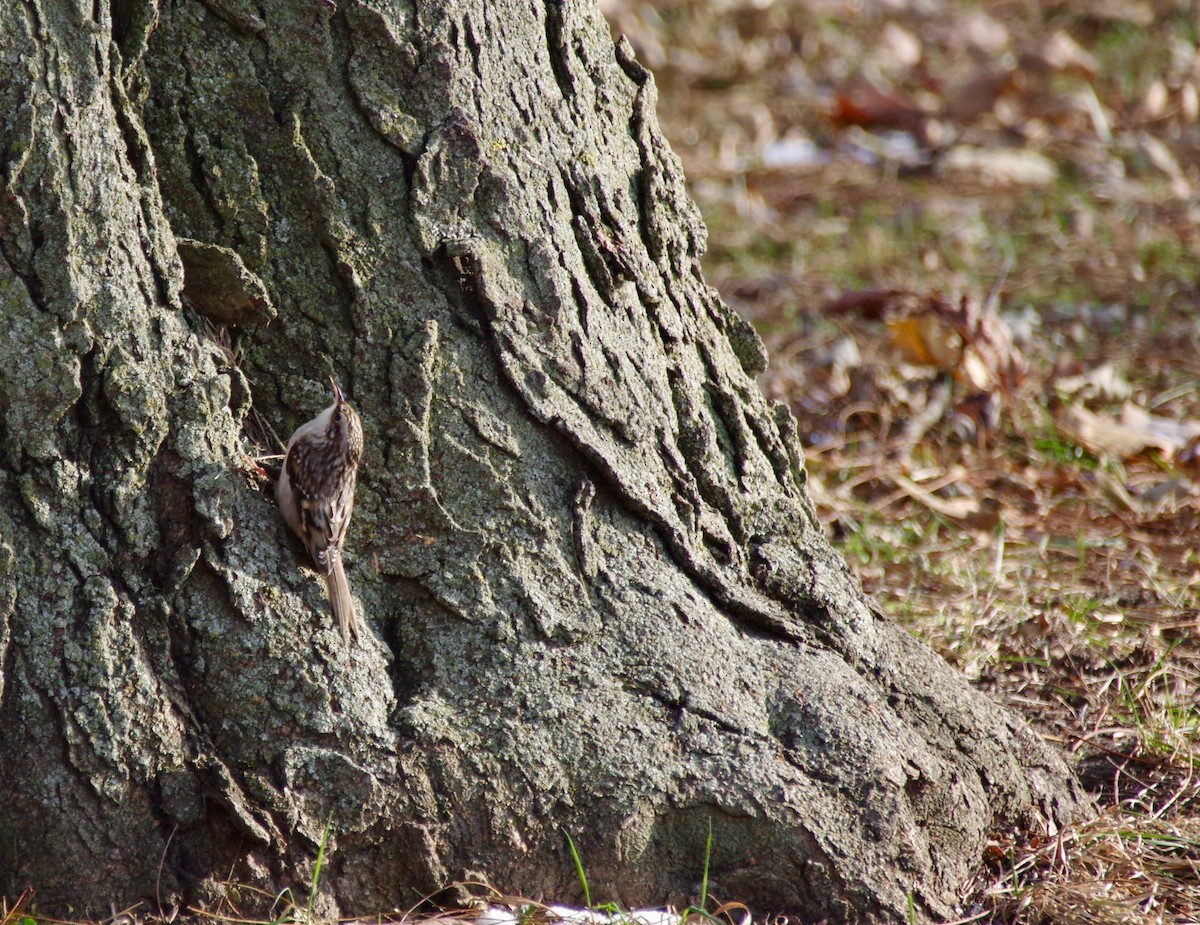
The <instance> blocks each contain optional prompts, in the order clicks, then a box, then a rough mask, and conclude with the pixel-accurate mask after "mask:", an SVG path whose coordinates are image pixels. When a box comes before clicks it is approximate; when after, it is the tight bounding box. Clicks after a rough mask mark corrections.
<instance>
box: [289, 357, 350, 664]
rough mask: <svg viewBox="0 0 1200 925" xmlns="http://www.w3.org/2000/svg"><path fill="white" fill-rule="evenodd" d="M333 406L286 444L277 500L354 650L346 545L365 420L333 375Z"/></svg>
mask: <svg viewBox="0 0 1200 925" xmlns="http://www.w3.org/2000/svg"><path fill="white" fill-rule="evenodd" d="M329 381H330V383H331V384H332V386H333V404H332V405H330V406H329V407H328V408H326V409H325V410H324V411H322V412H321V413H320V414H318V415H317V416H316V417H315V418H313V419H312V420H311V421H309V422H307V423H305V424H301V425H300V426H299V427H297V428H296V432H295V433H294V434H292V436H291V438H290V439H289V440H288V442H287V450H286V451H285V453H284V457H283V468H282V471H281V472H280V474H279V481H278V482H277V483H276V484H275V501H276V503H277V504H278V505H279V510H280V512H281V513H282V514H283V519H284V520H285V521H286V522H287V525H288V526H289V527H291V528H292V530H293V531H294V532H295V534H296V535H297V536H298V537H300V539H301V541H302V542H303V543H304V547H305V549H307V550H308V554H309V556H311V557H312V561H313V565H315V566H316V569H317V571H318V572H320V573H321V575H322V576H324V578H325V590H326V591H327V592H328V594H329V605H330V607H331V608H332V610H333V616H334V619H335V620H336V621H337V624H338V628H339V629H340V630H341V633H342V640H343V642H345V644H346V645H347V646H349V645H350V644H351V642H352V640H353V639H354V638H355V637H357V635H358V621H357V618H356V617H355V614H354V602H353V600H351V598H350V583H349V582H348V581H347V580H346V570H345V567H344V566H343V565H342V544H343V543H344V542H345V540H346V529H347V527H349V526H350V515H351V514H352V513H353V512H354V484H355V481H356V480H357V478H358V463H359V460H360V459H361V458H362V452H363V429H362V421H361V420H360V419H359V417H358V413H357V412H356V411H355V410H354V408H352V407H351V406H350V403H349V402H347V401H346V396H345V395H344V394H343V393H342V389H341V386H339V385H338V383H337V380H336V379H334V378H333V377H332V376H331V377H330V378H329Z"/></svg>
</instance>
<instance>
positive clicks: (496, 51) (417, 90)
mask: <svg viewBox="0 0 1200 925" xmlns="http://www.w3.org/2000/svg"><path fill="white" fill-rule="evenodd" d="M93 16H96V17H98V18H96V19H93V18H92V17H93ZM0 34H3V35H5V36H6V37H7V38H6V40H5V41H6V49H7V51H6V54H5V55H4V56H2V57H0V116H2V117H3V120H4V121H3V124H4V125H5V133H4V134H3V135H2V136H0V145H2V146H3V152H2V153H3V155H4V156H3V158H0V163H2V164H3V165H4V166H3V170H4V183H5V189H4V191H3V193H2V194H0V255H2V256H3V260H0V306H2V307H3V312H4V317H5V320H6V329H7V330H6V336H5V337H3V338H0V351H2V352H3V354H4V356H3V361H2V362H0V413H2V414H3V418H4V432H3V462H2V468H3V471H2V473H0V493H2V495H3V499H4V502H3V504H2V505H0V534H2V536H0V892H10V893H11V892H15V891H17V890H19V889H21V888H23V887H24V886H25V885H26V884H27V883H33V884H35V885H36V886H37V887H38V889H39V891H40V892H39V897H40V899H41V902H42V903H43V905H44V906H45V907H47V908H55V907H65V906H66V905H68V904H70V905H73V906H74V907H75V908H76V909H77V910H78V909H79V908H80V907H81V906H82V907H86V906H87V905H89V904H91V905H92V906H94V907H95V908H103V909H108V908H109V903H110V901H116V902H118V903H120V904H124V903H127V902H132V901H137V900H141V899H149V900H150V901H151V902H160V903H164V904H166V903H171V902H179V901H188V902H195V901H204V900H205V899H206V898H207V899H211V898H212V897H213V896H214V895H215V894H216V893H217V892H218V891H220V890H221V889H222V888H223V887H222V884H224V883H229V882H233V883H250V884H255V885H259V886H263V887H265V888H266V889H267V890H268V892H274V891H276V890H279V889H283V888H285V887H290V888H292V889H293V890H296V889H303V886H302V885H303V884H305V883H307V882H308V877H309V873H310V871H311V864H312V860H313V858H314V856H315V853H316V846H317V844H318V843H319V841H320V838H321V834H322V830H323V828H324V827H325V825H326V821H327V820H328V821H329V824H330V838H331V841H330V847H329V851H328V857H327V863H326V868H325V873H324V874H323V876H322V885H321V889H322V891H323V892H322V896H321V898H320V900H319V903H318V907H317V908H318V909H322V908H323V909H324V910H325V911H327V912H333V911H336V910H338V909H341V910H342V911H345V912H366V911H371V910H377V909H382V908H390V907H392V906H394V905H397V904H405V903H408V902H410V901H411V900H412V899H413V898H414V897H417V896H420V895H422V894H423V893H426V892H429V891H432V890H437V889H440V888H443V887H446V886H447V885H449V884H451V883H453V882H455V881H458V880H465V879H479V878H481V877H484V878H487V879H488V880H490V881H491V882H492V883H494V884H495V885H496V886H498V887H500V888H502V889H504V890H506V891H509V892H517V891H525V892H527V893H531V894H533V893H542V894H545V895H547V896H551V897H554V898H558V899H570V898H571V897H572V896H573V895H574V893H575V890H576V885H575V880H574V877H575V875H574V871H573V869H572V866H571V864H570V862H569V860H568V858H567V857H566V853H565V850H564V842H563V838H562V831H563V830H566V831H567V832H569V833H570V834H571V836H572V837H573V839H574V840H575V842H576V844H577V845H578V846H579V848H580V851H581V853H582V855H583V858H584V861H585V864H586V868H587V874H588V879H589V883H590V886H591V895H592V897H593V898H594V899H595V900H596V901H605V900H610V899H612V900H616V901H618V902H621V903H625V904H647V903H662V902H665V901H668V900H673V901H677V902H678V901H686V900H688V899H695V898H696V897H695V896H694V895H693V894H694V891H695V886H696V880H697V879H698V877H699V875H700V871H701V868H702V864H703V861H704V843H705V838H706V835H707V832H708V827H709V824H710V823H711V825H712V832H713V853H712V859H711V864H712V877H713V880H714V884H715V885H714V889H715V890H718V891H719V892H720V894H721V895H722V896H724V897H726V898H735V899H740V900H743V901H746V902H748V903H750V904H751V905H752V906H754V907H755V908H757V909H760V910H782V911H793V912H799V913H802V914H803V915H805V916H806V917H808V918H812V919H819V918H829V919H831V920H835V921H850V920H855V921H894V922H899V921H902V920H904V919H905V918H906V915H907V904H908V899H909V897H911V900H912V902H913V904H914V906H915V910H916V913H917V915H918V916H919V917H920V918H922V919H936V918H938V917H941V916H945V915H948V914H950V913H951V912H952V908H953V904H954V901H955V896H956V891H957V890H958V889H959V888H960V886H961V885H962V883H963V882H964V880H965V878H966V877H967V876H968V875H969V873H970V872H971V871H972V870H973V869H974V867H975V866H976V864H977V863H978V861H979V859H980V855H981V852H982V848H983V845H984V841H985V838H986V836H987V834H988V833H989V832H990V831H994V830H995V829H996V828H998V827H1001V826H1009V825H1027V826H1032V827H1037V828H1042V829H1044V828H1045V827H1047V826H1051V827H1052V826H1053V825H1055V824H1056V823H1058V822H1061V821H1062V820H1063V819H1065V818H1067V817H1069V816H1070V815H1071V814H1072V813H1073V811H1074V809H1075V807H1076V804H1077V800H1078V794H1077V791H1076V790H1075V789H1074V785H1073V784H1072V783H1071V781H1070V777H1069V774H1068V772H1067V770H1066V768H1065V767H1064V765H1063V764H1062V762H1061V761H1060V760H1059V759H1058V758H1057V757H1056V756H1055V755H1054V754H1053V753H1052V752H1051V751H1050V750H1048V749H1047V748H1046V747H1045V746H1044V745H1043V744H1042V743H1041V741H1040V740H1039V739H1038V738H1037V737H1036V736H1035V735H1034V734H1033V733H1032V732H1031V731H1030V730H1029V729H1028V728H1027V727H1026V726H1025V725H1024V724H1023V723H1021V722H1020V721H1018V720H1016V719H1014V718H1013V717H1011V716H1010V715H1008V714H1006V713H1005V712H1003V711H1002V710H1000V709H999V708H997V707H996V706H995V705H994V704H992V703H991V702H989V701H988V700H986V699H985V698H983V697H981V696H978V695H977V694H975V693H974V692H972V691H971V690H970V689H969V688H968V687H967V685H966V684H965V683H964V682H963V681H962V680H961V679H960V678H959V677H957V676H956V675H955V674H954V673H953V672H951V671H950V670H949V669H948V668H947V667H946V666H945V665H944V664H943V663H942V662H941V661H939V660H938V659H937V658H936V657H935V656H934V655H933V654H932V653H930V652H929V651H928V650H927V649H926V648H925V647H924V646H922V645H920V644H919V643H917V642H915V641H913V640H912V639H911V638H909V637H908V636H907V635H906V634H905V633H904V632H902V631H901V630H898V629H897V628H896V627H894V626H892V625H891V624H889V623H888V622H886V621H885V620H883V619H881V618H880V616H879V615H878V614H877V613H876V612H875V611H874V610H873V609H872V607H871V605H870V603H869V602H868V601H866V600H865V599H864V597H863V595H862V593H861V590H860V588H859V586H858V584H857V583H856V581H855V580H854V579H853V577H852V576H851V575H850V574H849V573H848V571H847V570H846V568H845V566H844V564H843V563H842V561H841V560H840V558H839V557H838V556H837V555H836V554H835V553H834V552H833V551H832V550H831V549H830V547H829V546H828V544H827V543H826V542H825V540H824V539H823V537H822V534H821V531H820V528H819V527H818V525H817V523H816V521H815V518H814V516H813V512H812V508H811V506H810V504H809V502H808V500H807V498H806V494H805V483H804V468H803V461H802V458H801V454H800V450H799V448H798V444H797V441H796V439H795V434H794V425H793V423H792V421H791V419H790V417H789V415H788V414H787V412H786V410H785V409H783V408H782V407H778V406H771V405H770V404H768V403H767V402H766V401H765V400H764V399H763V398H762V396H761V394H760V393H759V392H758V390H757V389H756V387H755V382H754V376H755V374H756V373H758V372H760V371H761V370H762V369H763V367H764V364H765V362H766V358H765V356H764V354H763V350H762V346H761V344H760V342H759V341H758V339H757V337H756V336H755V334H754V333H753V331H752V330H751V329H750V328H749V327H748V326H747V325H746V323H745V322H744V321H742V320H741V319H740V318H738V316H736V315H735V314H734V313H733V312H731V311H730V310H729V308H728V307H727V306H725V305H724V304H723V303H722V302H721V301H720V299H719V298H718V297H717V295H716V293H715V292H714V291H713V290H712V289H711V288H709V287H708V286H707V285H706V284H705V283H704V281H703V278H702V276H701V273H700V270H699V263H698V260H699V257H700V254H701V252H702V251H703V248H704V243H705V233H704V229H703V226H702V224H701V222H700V219H699V216H698V215H697V213H696V210H695V208H694V206H693V205H692V204H691V202H690V201H689V200H688V199H687V197H686V194H685V192H684V188H683V183H682V177H681V175H680V170H679V166H678V162H677V161H676V159H675V157H674V156H673V155H672V154H671V152H670V151H669V150H668V148H667V146H666V144H665V143H664V141H663V139H662V137H661V135H660V134H659V130H658V127H657V123H656V121H655V116H654V107H655V89H654V84H653V81H652V80H651V78H650V75H649V74H648V73H647V72H646V71H645V70H644V69H643V68H642V67H641V66H640V65H639V64H638V63H637V62H636V61H635V60H634V56H633V54H632V52H631V50H630V49H629V47H628V46H627V45H625V44H618V45H617V46H615V47H614V45H613V42H612V40H611V39H610V38H609V36H608V33H607V30H606V28H605V25H604V22H603V20H602V19H601V17H600V15H599V14H598V12H597V11H596V10H595V9H594V7H593V5H592V4H591V3H590V2H575V0H572V2H554V0H546V2H542V0H533V2H531V0H488V2H483V0H419V2H415V0H414V2H407V3H406V2H402V0H392V2H389V0H338V2H337V3H332V2H322V0H258V2H256V3H249V2H245V0H171V2H161V3H154V2H151V0H121V2H114V3H113V4H112V5H111V7H109V6H108V5H106V4H105V3H103V2H101V3H99V4H97V5H96V6H95V8H94V9H93V7H92V6H91V5H90V4H87V5H84V6H78V7H77V6H75V5H72V4H70V3H68V2H66V0H29V2H26V3H5V4H0ZM329 372H333V373H336V374H337V375H338V377H339V378H340V380H341V381H342V383H343V385H344V386H345V387H346V388H347V390H348V391H349V393H350V394H351V395H352V396H353V398H354V400H355V401H356V403H357V405H358V407H359V409H360V411H361V413H362V416H363V419H364V423H365V428H366V432H367V453H366V457H365V459H364V462H363V466H362V470H361V475H360V484H359V493H358V504H357V507H356V516H355V523H354V525H353V526H352V528H351V536H350V540H349V544H348V550H347V562H348V570H349V573H350V580H351V584H352V586H353V588H354V590H355V593H356V594H357V595H358V598H359V602H360V606H361V610H362V613H363V614H364V615H365V618H366V621H365V622H366V630H367V632H366V633H365V641H364V643H363V644H362V645H361V646H360V647H357V648H354V649H351V650H347V649H346V648H345V647H344V646H343V645H342V644H341V642H340V639H339V638H338V636H337V633H336V630H335V628H334V627H333V626H332V624H331V621H330V619H329V616H328V614H327V611H326V608H325V605H324V600H323V592H322V588H321V584H320V582H319V581H317V580H316V579H315V577H314V575H313V574H311V573H310V572H308V571H306V570H305V569H304V568H303V567H302V563H303V560H304V557H303V555H302V551H301V550H300V549H299V547H298V545H297V544H296V543H295V542H294V541H292V540H291V539H290V538H289V536H288V534H287V531H286V528H285V527H284V525H283V523H282V521H281V520H280V518H279V517H278V514H277V512H276V511H275V509H274V507H273V505H272V503H271V500H270V486H269V484H267V481H266V480H265V479H264V478H262V477H261V475H260V474H259V469H258V466H257V464H256V463H255V461H254V459H253V458H252V456H254V455H255V454H258V453H266V452H270V451H271V450H272V449H273V448H272V447H270V446H269V445H268V443H269V441H268V440H267V439H266V437H265V433H266V431H265V429H264V426H263V422H270V423H271V424H273V425H274V427H275V429H276V430H277V431H278V433H280V434H287V433H290V432H291V430H292V428H293V427H294V426H295V425H296V424H297V423H298V422H300V421H301V420H304V419H307V418H308V417H310V416H311V415H312V414H313V413H315V411H316V410H317V409H319V408H320V407H322V406H323V405H324V404H325V403H326V402H327V401H328V398H327V385H326V382H325V376H326V374H327V373H329Z"/></svg>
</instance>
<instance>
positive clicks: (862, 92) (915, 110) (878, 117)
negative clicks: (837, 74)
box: [829, 81, 929, 134]
mask: <svg viewBox="0 0 1200 925" xmlns="http://www.w3.org/2000/svg"><path fill="white" fill-rule="evenodd" d="M928 118H929V113H927V112H926V111H925V110H924V109H922V108H921V107H920V106H918V105H917V104H916V103H914V102H913V101H912V100H910V99H908V98H906V97H904V96H902V95H901V94H899V93H897V92H895V91H890V90H880V89H879V88H877V87H875V86H874V85H872V84H869V83H866V82H865V81H864V82H861V83H858V84H857V85H855V86H853V87H850V88H845V89H839V90H836V91H835V92H834V94H833V106H832V107H831V109H830V112H829V121H830V122H832V123H833V124H834V126H836V127H837V128H844V127H845V126H847V125H860V126H862V127H863V128H898V129H902V130H904V131H908V132H913V133H914V134H917V133H919V132H920V130H921V128H922V126H924V124H925V120H926V119H928Z"/></svg>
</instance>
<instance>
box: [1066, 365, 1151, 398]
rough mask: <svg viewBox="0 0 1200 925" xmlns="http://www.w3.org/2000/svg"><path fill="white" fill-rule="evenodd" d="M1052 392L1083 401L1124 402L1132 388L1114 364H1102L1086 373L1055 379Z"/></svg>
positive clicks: (1130, 393) (1131, 392)
mask: <svg viewBox="0 0 1200 925" xmlns="http://www.w3.org/2000/svg"><path fill="white" fill-rule="evenodd" d="M1054 391H1056V392H1057V393H1058V394H1059V395H1062V396H1064V397H1066V396H1074V397H1075V398H1078V399H1080V400H1083V401H1087V400H1090V399H1100V400H1101V401H1124V400H1125V399H1127V398H1129V397H1130V396H1131V395H1132V394H1133V386H1132V385H1130V384H1129V380H1128V379H1126V378H1125V377H1124V376H1123V375H1122V374H1121V373H1120V372H1119V371H1118V370H1117V367H1116V364H1115V363H1102V364H1101V365H1100V366H1097V367H1095V368H1094V369H1090V370H1088V371H1087V372H1083V373H1079V374H1078V375H1074V376H1062V377H1060V378H1057V379H1055V380H1054Z"/></svg>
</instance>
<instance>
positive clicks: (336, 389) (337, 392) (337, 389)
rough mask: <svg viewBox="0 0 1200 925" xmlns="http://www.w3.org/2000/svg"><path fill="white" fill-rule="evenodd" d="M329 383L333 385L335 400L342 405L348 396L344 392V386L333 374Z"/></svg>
mask: <svg viewBox="0 0 1200 925" xmlns="http://www.w3.org/2000/svg"><path fill="white" fill-rule="evenodd" d="M329 384H330V385H332V386H333V400H334V401H335V402H336V403H337V404H339V405H340V404H341V403H342V402H344V401H345V400H346V396H345V395H343V394H342V387H341V386H340V385H338V384H337V380H336V379H334V378H333V376H330V377H329Z"/></svg>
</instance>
